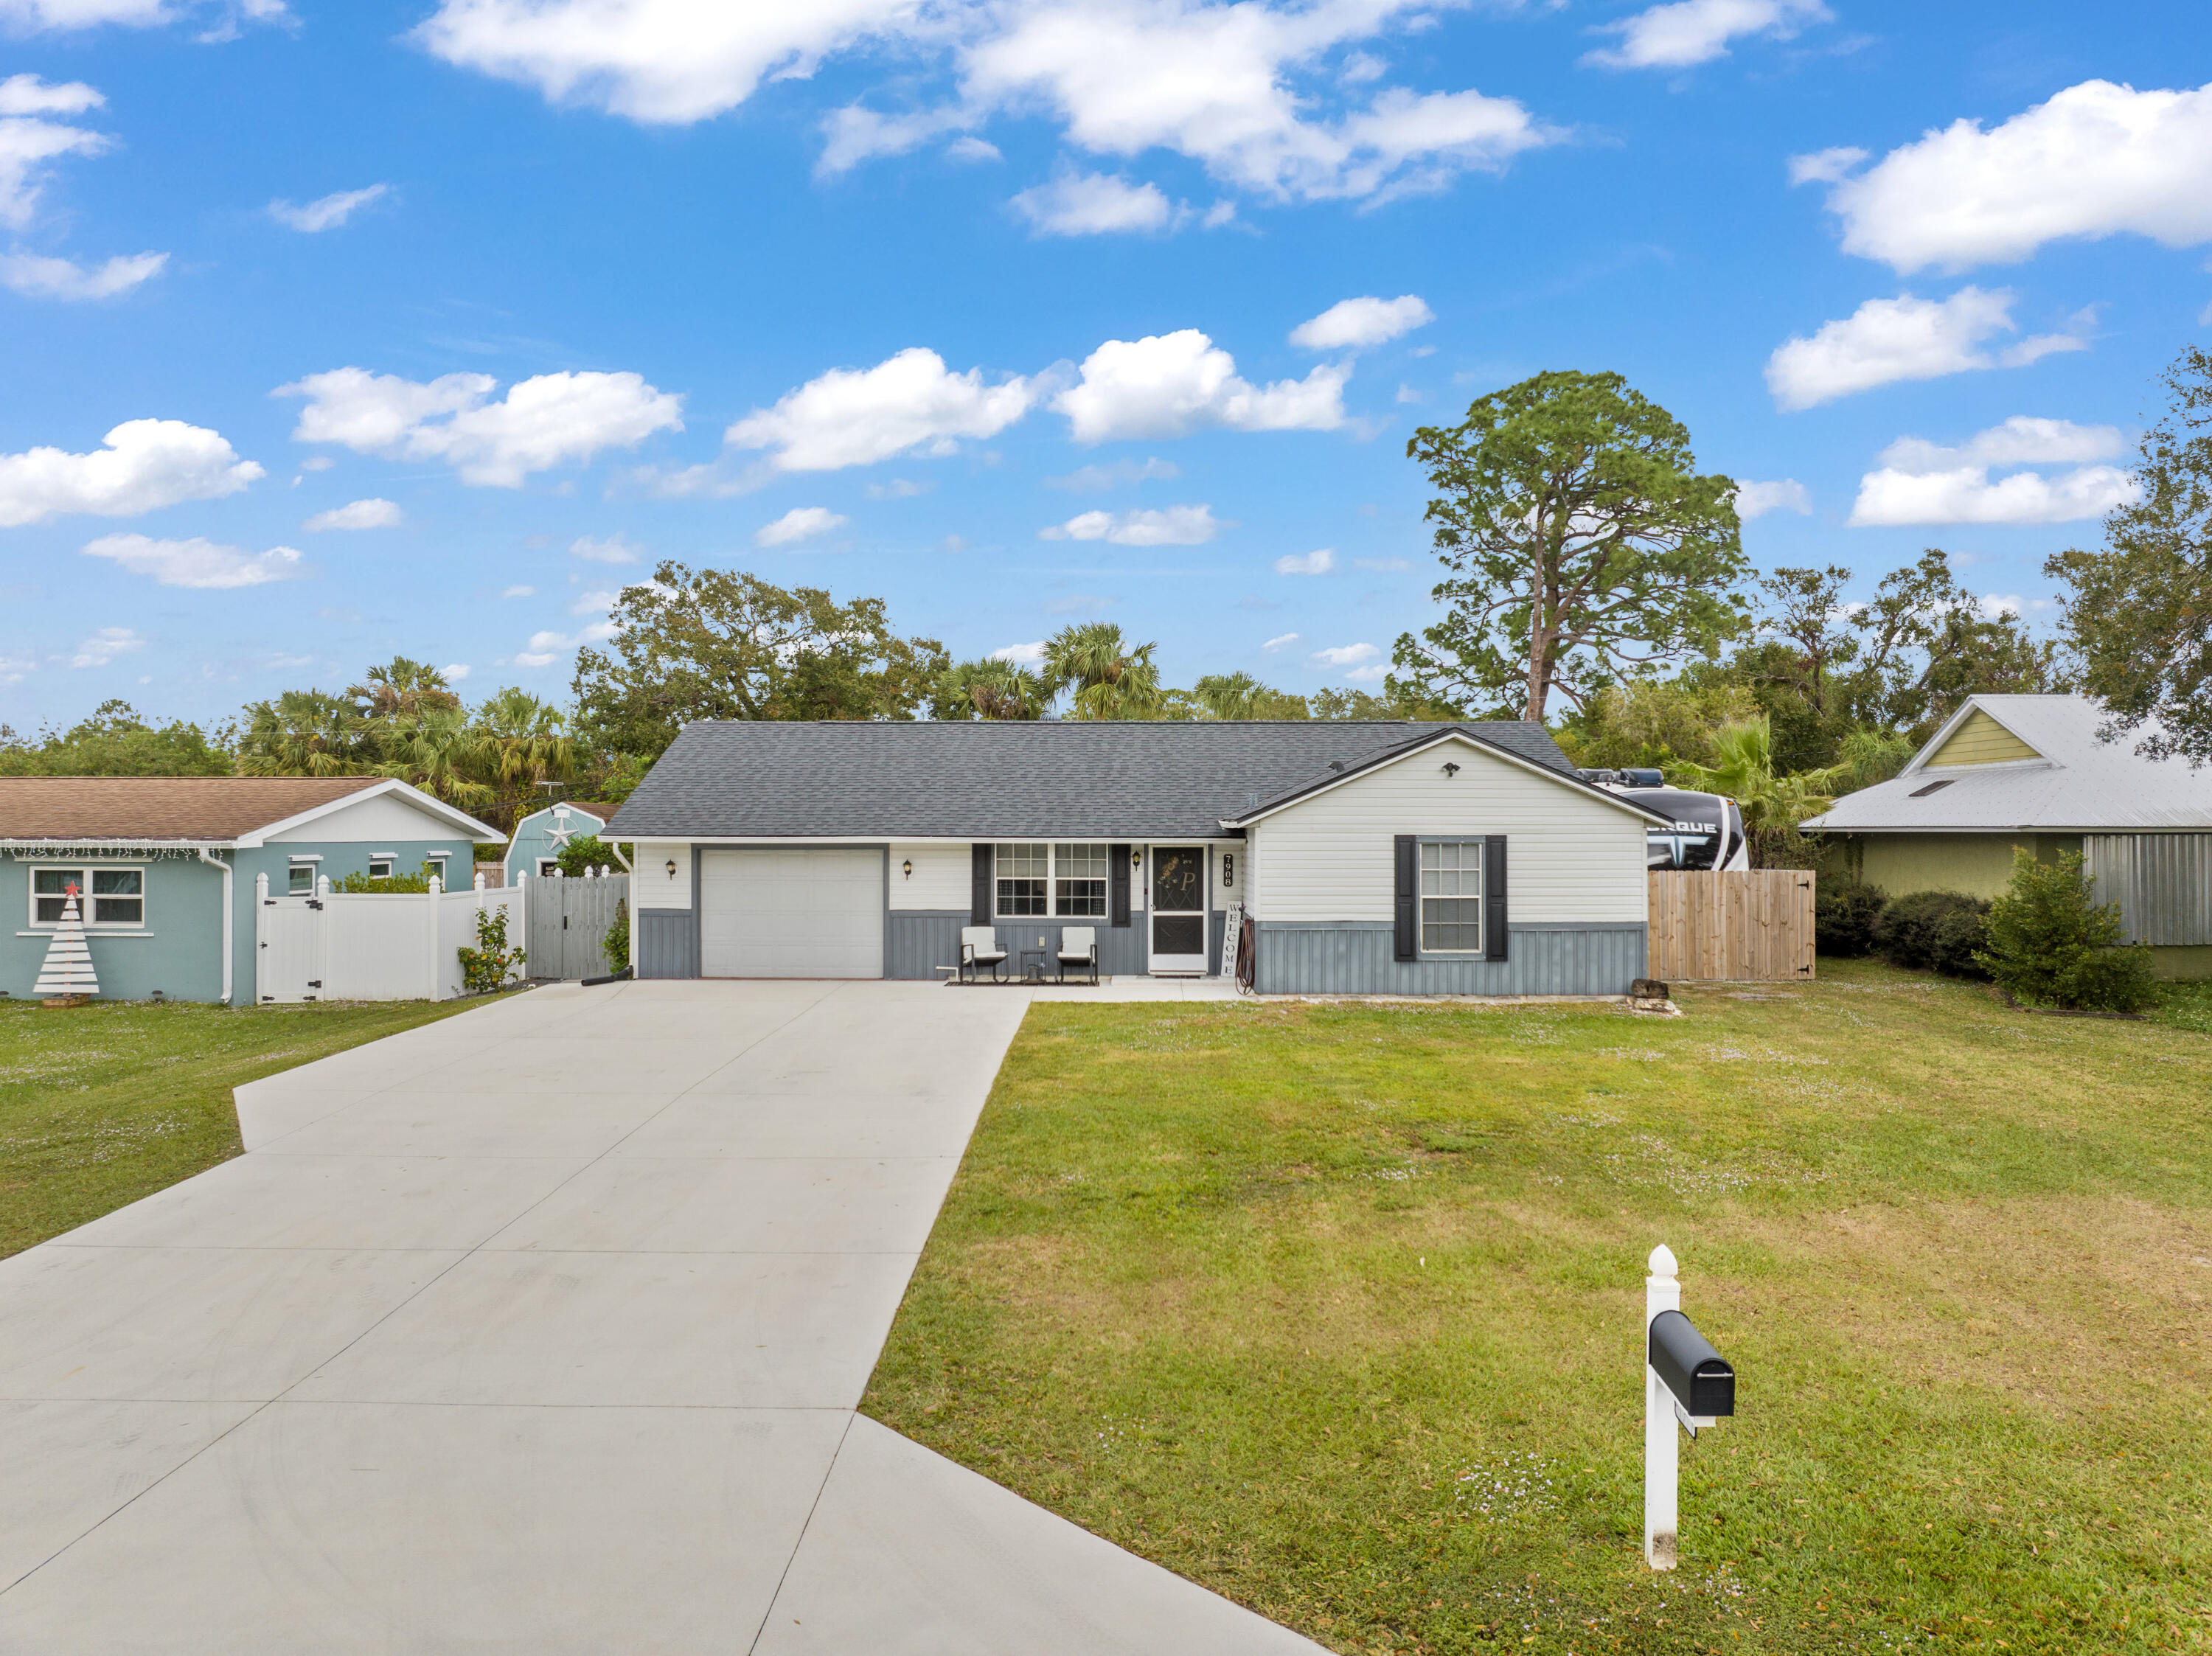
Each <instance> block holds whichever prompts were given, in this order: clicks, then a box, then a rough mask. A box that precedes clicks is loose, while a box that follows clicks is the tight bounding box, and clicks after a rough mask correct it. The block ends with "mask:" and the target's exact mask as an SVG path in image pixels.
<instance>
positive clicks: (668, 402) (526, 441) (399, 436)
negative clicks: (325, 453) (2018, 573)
mask: <svg viewBox="0 0 2212 1656" xmlns="http://www.w3.org/2000/svg"><path fill="white" fill-rule="evenodd" d="M497 385H498V382H497V381H496V380H495V379H492V378H491V377H490V376H489V374H482V373H449V374H446V375H444V376H442V377H441V378H440V379H433V380H431V381H429V382H428V383H427V384H419V383H417V382H416V381H414V380H411V379H400V378H399V377H398V375H396V374H379V373H369V372H368V370H367V369H366V368H352V367H347V368H333V369H331V371H330V372H329V373H314V374H309V375H308V376H307V378H306V379H301V380H297V381H295V383H293V384H291V385H279V386H278V387H277V388H276V391H274V392H273V393H272V395H274V396H277V397H306V398H307V407H306V408H304V409H301V411H300V423H299V425H298V427H297V428H295V430H294V431H293V434H292V435H293V438H294V440H295V441H298V442H302V443H337V444H341V445H343V446H345V447H347V448H350V449H353V450H355V451H356V452H359V453H363V454H382V455H387V456H391V457H392V458H404V459H415V460H430V459H435V460H444V461H447V462H448V463H449V464H452V465H453V468H454V470H456V471H457V472H459V475H460V479H461V481H462V482H465V483H476V484H480V485H489V486H491V487H495V488H520V487H521V485H522V482H523V480H524V479H525V478H526V477H527V476H529V475H530V474H531V473H532V472H533V471H544V470H548V469H549V468H550V467H553V466H556V465H559V464H562V463H563V462H567V461H584V460H588V459H590V458H592V456H593V455H594V454H597V453H598V452H599V451H600V450H602V449H607V448H634V447H635V446H637V445H638V444H640V443H641V442H643V441H644V440H646V439H647V437H649V436H651V435H652V434H653V433H654V432H657V431H666V430H676V431H681V430H682V429H683V428H684V420H683V408H684V399H683V398H682V397H680V396H677V395H674V394H672V393H670V392H667V391H656V390H654V389H653V386H651V385H647V384H646V382H645V381H644V379H641V377H640V376H638V375H637V374H635V373H542V374H539V375H538V376H537V377H536V378H535V379H525V380H522V381H520V382H519V383H518V384H516V385H513V386H510V387H509V388H508V390H507V395H506V396H505V397H501V399H500V400H498V401H497V402H492V401H489V398H490V397H491V394H492V392H493V391H494V390H495V389H496V388H497Z"/></svg>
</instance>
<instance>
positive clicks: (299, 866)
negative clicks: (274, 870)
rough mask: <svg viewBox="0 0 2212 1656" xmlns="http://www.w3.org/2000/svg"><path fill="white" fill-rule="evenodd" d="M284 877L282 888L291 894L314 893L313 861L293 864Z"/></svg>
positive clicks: (308, 894) (310, 894)
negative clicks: (284, 882) (283, 886)
mask: <svg viewBox="0 0 2212 1656" xmlns="http://www.w3.org/2000/svg"><path fill="white" fill-rule="evenodd" d="M286 878H287V883H286V885H285V888H284V889H286V890H287V891H289V893H290V894H291V895H293V896H295V897H312V896H313V895H315V865H314V864H313V863H295V864H292V870H291V872H290V874H289V876H287V877H286Z"/></svg>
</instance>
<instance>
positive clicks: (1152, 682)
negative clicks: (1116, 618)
mask: <svg viewBox="0 0 2212 1656" xmlns="http://www.w3.org/2000/svg"><path fill="white" fill-rule="evenodd" d="M1158 648H1159V646H1158V645H1157V644H1139V645H1135V646H1132V645H1130V644H1129V643H1128V642H1127V640H1124V639H1123V638H1122V636H1121V628H1119V627H1117V626H1115V624H1114V623H1113V622H1110V621H1087V622H1079V623H1078V624H1077V625H1075V626H1073V627H1067V628H1061V630H1060V632H1058V633H1057V634H1054V635H1053V636H1052V637H1051V638H1049V639H1048V640H1045V646H1044V661H1043V664H1042V668H1043V673H1042V676H1043V678H1044V681H1045V682H1046V683H1048V684H1049V685H1050V686H1051V687H1052V689H1053V693H1054V695H1058V694H1059V693H1060V691H1061V690H1067V691H1069V692H1071V695H1070V696H1069V698H1068V699H1069V704H1070V705H1069V708H1068V713H1069V716H1070V717H1071V718H1074V719H1149V718H1151V717H1152V716H1153V715H1154V714H1156V713H1158V712H1159V711H1160V708H1161V707H1162V706H1163V705H1164V703H1165V701H1166V700H1167V695H1166V692H1165V691H1164V689H1163V688H1161V685H1160V670H1159V668H1158V666H1157V665H1155V664H1153V661H1152V652H1153V651H1155V650H1157V649H1158Z"/></svg>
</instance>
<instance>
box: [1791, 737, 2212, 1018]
mask: <svg viewBox="0 0 2212 1656" xmlns="http://www.w3.org/2000/svg"><path fill="white" fill-rule="evenodd" d="M2103 721H2104V712H2103V710H2102V709H2101V708H2100V707H2099V706H2098V704H2097V703H2096V702H2094V701H2091V700H2090V699H2089V698H2088V697H2087V696H2081V695H1976V696H1969V697H1968V698H1967V699H1966V703H1965V705H1964V706H1962V707H1960V709H1959V710H1958V711H1957V712H1956V713H1953V714H1952V715H1951V717H1950V718H1949V719H1947V720H1945V721H1944V724H1943V727H1942V729H1941V730H1939V731H1936V734H1935V735H1934V736H1932V737H1929V740H1928V743H1927V745H1926V746H1925V747H1923V748H1922V749H1920V751H1919V752H1918V753H1917V754H1915V755H1913V757H1912V761H1911V763H1910V764H1908V765H1907V766H1905V768H1904V769H1903V770H1902V771H1900V772H1899V773H1898V774H1897V775H1895V776H1893V777H1892V778H1891V779H1889V780H1888V781H1887V782H1881V783H1877V784H1876V785H1875V786H1873V787H1870V788H1862V789H1860V790H1859V792H1857V793H1851V794H1846V795H1844V797H1843V798H1840V799H1838V800H1837V801H1836V803H1835V804H1833V805H1832V806H1830V807H1829V808H1828V810H1826V811H1825V812H1823V813H1822V814H1821V815H1820V816H1815V817H1813V818H1811V819H1810V820H1809V821H1808V822H1806V823H1805V825H1804V828H1805V831H1806V832H1807V833H1808V834H1809V833H1820V834H1827V835H1830V836H1832V838H1833V839H1834V840H1836V841H1837V842H1838V852H1839V856H1838V862H1839V864H1840V866H1841V867H1842V868H1843V869H1844V870H1847V871H1849V872H1851V873H1854V874H1857V875H1858V876H1859V877H1861V878H1863V879H1864V880H1866V881H1868V882H1869V883H1871V884H1874V885H1877V886H1880V887H1881V889H1883V890H1885V891H1887V892H1888V893H1889V894H1890V895H1892V896H1899V895H1903V894H1905V892H1908V891H1963V892H1965V893H1966V894H1967V895H1970V896H1975V897H1994V896H1996V895H1997V894H1998V893H1999V892H2001V891H2002V890H2003V889H2005V885H2006V883H2007V882H2008V881H2009V880H2010V879H2011V878H2012V866H2013V852H2014V850H2015V847H2018V848H2020V849H2021V850H2025V851H2027V852H2028V853H2029V854H2030V855H2032V856H2033V857H2036V858H2039V859H2040V860H2042V861H2045V862H2049V861H2051V860H2052V859H2054V858H2056V857H2057V855H2058V854H2059V853H2060V852H2069V851H2070V852H2080V853H2081V855H2082V858H2083V859H2084V861H2085V862H2086V864H2087V868H2088V871H2089V873H2090V874H2091V875H2093V877H2095V879H2096V882H2097V884H2096V894H2097V895H2098V897H2099V898H2100V899H2101V900H2102V901H2106V902H2113V903H2118V905H2119V908H2120V915H2121V918H2122V919H2123V920H2124V922H2125V923H2126V925H2127V929H2128V937H2129V938H2130V941H2132V942H2137V943H2148V945H2150V947H2151V949H2152V950H2153V955H2152V958H2153V961H2154V964H2155V966H2156V968H2157V969H2158V971H2159V973H2160V975H2162V976H2165V977H2169V978H2184V977H2188V978H2197V977H2212V767H2201V768H2196V769H2192V768H2191V767H2190V764H2189V761H2186V760H2185V759H2149V758H2146V757H2144V756H2143V755H2142V754H2140V753H2137V752H2136V744H2137V743H2138V742H2139V741H2140V740H2141V737H2139V736H2123V737H2120V738H2119V739H2118V740H2117V741H2113V742H2100V741H2099V740H2098V739H2097V731H2098V727H2099V725H2101V724H2102V723H2103ZM2149 733H2150V731H2149V730H2148V729H2147V730H2146V731H2144V734H2149Z"/></svg>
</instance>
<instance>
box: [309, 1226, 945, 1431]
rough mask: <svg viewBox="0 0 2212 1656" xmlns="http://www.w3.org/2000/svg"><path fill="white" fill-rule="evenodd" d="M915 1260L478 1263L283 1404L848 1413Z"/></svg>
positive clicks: (682, 1258) (805, 1256)
mask: <svg viewBox="0 0 2212 1656" xmlns="http://www.w3.org/2000/svg"><path fill="white" fill-rule="evenodd" d="M913 1268H914V1256H913V1255H912V1254H903V1253H489V1252H486V1253H472V1254H471V1255H470V1256H469V1257H468V1258H467V1259H464V1260H463V1261H462V1262H461V1263H460V1264H459V1265H455V1266H454V1267H453V1269H452V1270H451V1271H447V1272H446V1273H445V1274H444V1275H443V1276H441V1277H439V1278H438V1280H437V1281H436V1282H435V1283H432V1284H431V1285H430V1286H429V1287H428V1288H427V1289H424V1290H423V1291H422V1293H421V1294H420V1295H417V1296H416V1297H415V1298H414V1299H412V1300H410V1301H408V1302H407V1304H405V1305H404V1306H403V1307H400V1308H399V1309H398V1311H396V1312H394V1313H392V1315H391V1316H390V1317H389V1318H387V1319H385V1321H383V1322H382V1323H380V1325H378V1326H377V1327H376V1328H374V1330H372V1331H370V1332H369V1333H368V1334H366V1335H364V1336H363V1337H362V1338H361V1339H360V1340H358V1341H357V1342H356V1343H355V1344H353V1345H352V1346H350V1347H349V1348H348V1349H347V1350H345V1351H344V1352H343V1354H341V1355H340V1356H337V1357H335V1358H333V1359H332V1360H331V1362H327V1363H325V1365H324V1366H323V1367H322V1368H320V1369H319V1370H318V1371H316V1373H315V1374H313V1375H311V1376H309V1377H308V1378H307V1380H303V1381H301V1384H300V1385H299V1386H298V1387H296V1388H295V1390H294V1392H292V1393H291V1395H293V1396H295V1397H298V1398H322V1399H333V1400H335V1399H343V1400H345V1401H348V1402H376V1403H440V1404H544V1405H549V1406H550V1405H563V1404H566V1405H572V1406H574V1405H592V1404H599V1405H604V1404H653V1405H657V1406H665V1407H673V1408H735V1407H744V1408H757V1409H850V1408H853V1407H854V1406H856V1405H857V1404H859V1402H860V1393H861V1392H862V1391H863V1390H864V1389H865V1388H866V1385H867V1383H868V1375H869V1374H870V1372H871V1371H872V1369H873V1368H874V1367H875V1363H876V1357H877V1356H878V1353H879V1352H880V1351H881V1350H882V1349H883V1343H884V1335H885V1334H886V1333H887V1332H888V1331H890V1325H891V1319H892V1318H893V1317H894V1316H895V1315H896V1314H897V1312H898V1305H899V1300H900V1298H901V1296H902V1295H903V1294H904V1293H905V1291H906V1282H907V1277H908V1274H909V1273H910V1272H911V1271H912V1270H913Z"/></svg>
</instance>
